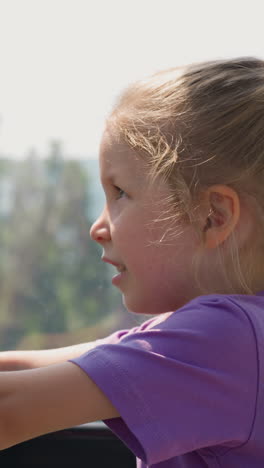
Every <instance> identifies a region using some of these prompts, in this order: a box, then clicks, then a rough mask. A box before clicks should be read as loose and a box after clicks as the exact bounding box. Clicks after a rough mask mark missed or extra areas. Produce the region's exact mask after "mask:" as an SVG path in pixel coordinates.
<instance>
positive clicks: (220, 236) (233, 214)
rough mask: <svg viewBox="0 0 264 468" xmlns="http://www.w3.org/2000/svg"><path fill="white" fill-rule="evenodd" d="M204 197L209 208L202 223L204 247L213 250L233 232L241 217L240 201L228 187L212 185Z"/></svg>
mask: <svg viewBox="0 0 264 468" xmlns="http://www.w3.org/2000/svg"><path fill="white" fill-rule="evenodd" d="M203 195H204V201H205V206H206V207H207V212H204V216H203V223H202V230H203V233H204V245H205V247H207V248H208V249H213V248H215V247H217V246H219V245H220V244H222V243H223V242H224V241H225V240H226V239H227V238H228V237H229V235H230V234H231V233H232V232H233V230H234V228H235V226H236V224H237V222H238V220H239V217H240V201H239V197H238V194H237V192H236V191H235V190H233V189H232V188H231V187H228V186H227V185H212V186H211V187H209V188H208V189H207V190H206V192H205V193H204V194H203Z"/></svg>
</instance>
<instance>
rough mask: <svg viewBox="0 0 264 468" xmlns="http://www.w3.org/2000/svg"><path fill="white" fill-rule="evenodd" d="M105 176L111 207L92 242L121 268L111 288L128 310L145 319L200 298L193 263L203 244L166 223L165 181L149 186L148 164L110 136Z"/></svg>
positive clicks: (103, 157)
mask: <svg viewBox="0 0 264 468" xmlns="http://www.w3.org/2000/svg"><path fill="white" fill-rule="evenodd" d="M100 173H101V182H102V186H103V189H104V192H105V197H106V204H105V207H104V210H103V212H102V214H101V216H100V217H99V218H98V219H97V221H95V223H94V224H93V226H92V228H91V237H92V239H94V240H95V241H96V242H98V243H99V244H100V245H101V246H102V247H103V256H102V259H103V261H105V262H107V263H111V264H113V265H114V266H115V267H116V270H117V271H116V274H115V276H114V277H113V279H112V283H113V284H114V285H115V286H116V287H118V288H119V289H120V291H121V292H122V294H123V301H124V304H125V306H126V307H127V309H128V310H130V311H133V312H137V313H144V314H159V313H162V312H168V311H172V310H175V309H177V308H179V307H180V306H182V305H183V304H184V303H186V302H187V301H188V300H190V299H191V298H193V297H194V296H195V295H196V294H197V292H196V291H195V287H194V279H193V273H192V258H193V255H194V252H195V249H196V248H197V245H198V240H197V237H196V235H195V232H194V230H193V229H192V228H191V227H188V226H187V227H184V228H182V229H179V226H175V223H174V224H173V223H172V222H171V220H168V219H166V206H167V207H168V205H167V203H166V199H167V197H168V196H169V195H170V194H171V192H170V189H169V187H168V185H167V184H166V183H165V182H164V181H162V180H160V179H156V180H155V182H152V183H150V181H149V178H148V171H147V167H146V164H145V163H144V160H143V159H142V158H141V157H140V156H138V155H137V154H136V153H135V152H133V150H132V149H130V148H129V147H128V146H126V145H124V144H120V143H117V142H116V141H115V140H114V138H113V137H112V135H111V133H109V132H108V131H106V132H105V133H104V136H103V139H102V143H101V149H100ZM167 211H168V210H167ZM162 218H164V219H162ZM172 226H174V229H175V236H174V235H172V232H171V229H172ZM176 229H177V232H178V234H177V233H176ZM168 232H169V236H168V235H167V234H168Z"/></svg>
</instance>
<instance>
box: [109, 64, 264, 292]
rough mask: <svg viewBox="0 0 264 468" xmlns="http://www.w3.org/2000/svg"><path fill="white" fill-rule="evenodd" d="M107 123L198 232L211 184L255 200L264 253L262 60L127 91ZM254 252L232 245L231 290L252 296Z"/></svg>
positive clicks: (176, 73)
mask: <svg viewBox="0 0 264 468" xmlns="http://www.w3.org/2000/svg"><path fill="white" fill-rule="evenodd" d="M109 124H110V125H111V126H112V127H113V128H114V129H115V131H116V132H117V134H118V135H119V137H120V138H121V139H122V140H123V141H124V142H125V143H127V144H128V145H129V146H130V147H132V148H133V149H134V150H136V151H137V152H138V153H139V154H142V155H144V156H145V158H146V160H147V162H148V164H149V167H150V173H151V175H152V176H154V177H156V176H162V177H164V178H165V179H166V180H167V181H168V183H169V185H170V187H171V188H172V194H173V203H172V207H173V209H174V212H175V214H176V208H177V213H178V215H179V214H180V216H181V218H182V219H185V221H186V220H187V219H188V221H189V222H191V223H193V224H194V225H195V212H196V208H197V206H198V204H199V195H200V194H201V193H202V191H203V190H205V189H206V188H207V187H209V186H211V185H213V184H225V185H229V186H230V187H233V188H234V189H235V190H236V191H237V193H238V194H239V196H240V197H245V196H246V197H247V198H248V199H249V200H251V201H252V207H253V206H254V209H255V211H256V214H257V211H258V217H259V218H258V219H259V232H260V233H261V235H260V236H259V242H254V248H256V247H258V249H259V247H260V245H261V247H262V252H263V250H264V248H263V241H264V239H262V237H264V236H263V225H264V223H263V211H264V210H263V205H264V183H263V182H264V179H263V175H264V172H263V170H264V61H262V60H260V59H257V58H247V57H246V58H238V59H232V60H216V61H209V62H205V63H198V64H192V65H189V66H184V67H179V68H173V69H169V70H165V71H161V72H159V73H156V74H154V75H153V76H151V77H150V78H147V79H145V80H142V81H139V82H136V83H134V84H132V85H131V86H129V87H128V88H127V89H126V90H125V92H124V93H123V94H122V96H121V97H120V98H119V100H118V102H117V104H116V106H115V108H114V110H113V112H112V113H111V115H110V117H109ZM261 221H262V222H261ZM225 248H226V247H225ZM253 250H254V249H253V246H250V245H248V246H247V247H244V249H243V252H241V251H239V250H238V248H237V246H236V242H235V238H234V237H233V238H231V239H230V240H229V252H228V258H227V257H226V258H225V259H223V258H222V263H223V271H224V272H225V273H224V274H225V277H226V280H227V283H228V284H229V285H230V291H234V292H236V291H239V292H242V293H252V292H253V291H252V288H254V285H253V280H252V278H253V276H254V275H253V274H252V272H253V271H258V274H259V270H261V267H262V264H263V257H261V256H260V252H258V256H257V257H258V260H259V265H257V263H256V258H255V257H256V255H254V254H253ZM259 250H260V249H259ZM200 260H201V255H200V256H199V260H198V259H196V261H195V263H196V267H197V272H198V269H199V266H198V265H199V262H200ZM261 271H263V270H261ZM198 276H199V275H198V273H197V278H198ZM205 289H206V288H204V287H203V286H202V285H201V290H203V291H205Z"/></svg>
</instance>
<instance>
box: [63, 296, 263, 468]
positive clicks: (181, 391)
mask: <svg viewBox="0 0 264 468" xmlns="http://www.w3.org/2000/svg"><path fill="white" fill-rule="evenodd" d="M161 318H162V321H161ZM72 362H74V363H76V364H77V365H78V366H80V367H81V369H83V370H84V372H86V373H87V374H88V375H89V376H90V377H91V378H92V379H93V380H94V382H95V383H96V384H97V385H98V387H100V388H101V390H102V391H103V392H104V393H105V394H106V395H107V397H108V398H109V399H110V400H111V402H112V403H113V405H114V406H115V407H116V408H117V410H118V411H119V414H120V415H121V417H120V418H113V419H108V420H106V421H104V422H105V423H106V424H107V425H108V426H109V427H110V428H111V430H112V431H113V432H114V433H115V434H117V435H118V437H119V438H120V439H122V440H123V442H124V443H125V444H126V445H127V446H128V447H129V448H130V449H131V450H132V452H133V453H134V454H135V455H136V457H137V467H138V468H139V467H140V468H144V467H157V468H172V467H173V468H205V467H206V468H208V467H209V468H219V467H221V468H263V467H264V383H263V379H264V367H263V366H264V292H261V293H259V294H257V295H256V296H249V295H208V296H200V297H197V298H196V299H194V300H192V301H191V302H189V303H188V304H187V305H185V306H184V307H182V308H181V309H179V310H177V311H176V312H173V313H171V314H165V315H164V316H159V317H158V318H151V319H150V320H148V321H147V322H145V323H144V324H143V325H141V326H139V327H136V328H133V329H131V330H122V331H119V332H116V333H113V334H112V335H110V336H109V337H108V338H106V339H103V340H98V346H97V347H96V348H95V349H93V350H91V351H89V352H87V353H85V354H83V355H82V356H80V357H79V358H76V359H73V360H72Z"/></svg>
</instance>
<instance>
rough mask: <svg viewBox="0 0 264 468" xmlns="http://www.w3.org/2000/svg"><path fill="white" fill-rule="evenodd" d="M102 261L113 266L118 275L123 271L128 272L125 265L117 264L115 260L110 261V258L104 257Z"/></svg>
mask: <svg viewBox="0 0 264 468" xmlns="http://www.w3.org/2000/svg"><path fill="white" fill-rule="evenodd" d="M102 260H103V262H105V263H109V264H110V265H113V266H114V267H115V268H116V269H117V271H118V273H122V272H123V271H126V267H125V265H123V264H121V263H116V262H114V261H113V260H110V259H109V258H106V257H102Z"/></svg>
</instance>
